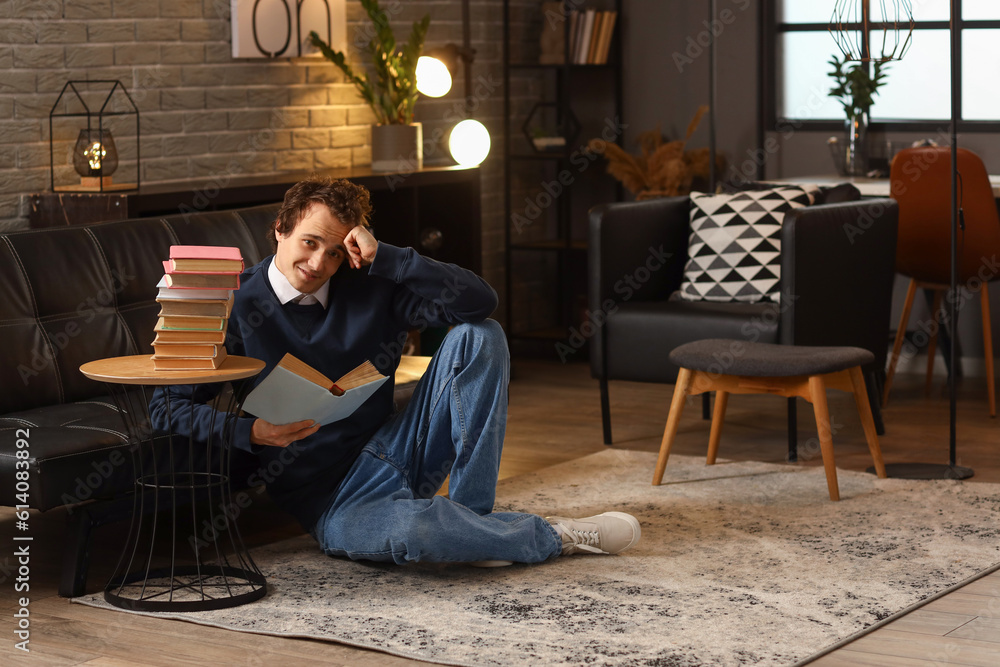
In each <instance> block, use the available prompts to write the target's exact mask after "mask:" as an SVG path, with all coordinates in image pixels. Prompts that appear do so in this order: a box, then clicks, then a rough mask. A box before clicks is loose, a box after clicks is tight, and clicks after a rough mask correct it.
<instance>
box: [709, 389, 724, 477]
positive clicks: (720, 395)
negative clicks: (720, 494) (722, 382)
mask: <svg viewBox="0 0 1000 667" xmlns="http://www.w3.org/2000/svg"><path fill="white" fill-rule="evenodd" d="M728 401H729V392H726V391H722V390H717V391H716V392H715V412H714V413H713V414H712V430H711V431H710V433H709V436H708V457H707V458H706V459H705V465H713V464H714V463H715V455H716V454H717V453H718V452H719V437H720V436H721V435H722V422H723V420H724V419H725V418H726V403H727V402H728Z"/></svg>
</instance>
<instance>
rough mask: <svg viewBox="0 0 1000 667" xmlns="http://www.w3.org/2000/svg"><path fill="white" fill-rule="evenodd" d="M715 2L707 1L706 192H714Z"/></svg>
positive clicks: (715, 175) (715, 176)
mask: <svg viewBox="0 0 1000 667" xmlns="http://www.w3.org/2000/svg"><path fill="white" fill-rule="evenodd" d="M715 2H716V0H708V26H709V28H708V34H709V39H710V40H711V41H710V42H709V45H708V159H709V165H708V191H709V192H715V188H716V179H717V178H718V175H717V174H716V167H715V32H714V29H715Z"/></svg>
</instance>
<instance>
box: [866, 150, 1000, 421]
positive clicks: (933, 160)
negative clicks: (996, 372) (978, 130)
mask: <svg viewBox="0 0 1000 667" xmlns="http://www.w3.org/2000/svg"><path fill="white" fill-rule="evenodd" d="M958 173H959V180H958V202H959V207H960V208H961V209H962V211H963V212H964V220H965V229H964V231H963V230H962V229H959V231H958V249H959V250H958V284H959V286H960V287H963V288H964V289H966V290H968V291H969V292H973V293H975V292H979V298H980V304H981V308H982V313H983V340H984V343H985V348H986V349H985V353H986V378H987V387H988V389H987V394H988V397H989V406H990V416H991V417H995V416H996V395H995V390H994V379H993V341H992V338H991V336H992V332H991V330H990V301H989V290H988V288H987V285H988V283H989V281H991V280H993V279H994V278H996V277H997V272H996V270H995V269H994V268H992V264H993V263H994V262H995V261H996V259H995V258H996V257H998V256H1000V216H998V214H997V204H996V200H995V198H994V196H993V188H992V187H991V185H990V179H989V176H988V175H987V173H986V167H985V165H983V161H982V160H981V159H980V158H979V156H978V155H976V154H975V153H973V152H972V151H968V150H965V149H964V148H960V149H958ZM890 182H891V193H892V198H893V199H895V200H896V201H898V202H899V239H898V242H897V245H896V270H897V271H898V272H899V273H902V274H903V275H905V276H909V277H910V286H909V289H908V290H907V292H906V302H905V304H904V306H903V314H902V317H901V318H900V321H899V328H898V330H897V331H896V342H895V344H894V345H893V349H892V357H891V359H890V361H889V370H888V373H887V376H886V381H885V390H884V393H883V395H882V404H883V405H885V404H886V403H888V401H889V389H890V388H891V386H892V377H893V374H894V373H895V370H896V364H897V362H898V360H899V354H900V350H901V349H902V346H903V338H904V336H905V334H906V327H907V323H908V322H909V319H910V309H911V308H912V306H913V298H914V296H915V295H916V292H917V289H918V288H924V289H928V290H932V291H933V294H934V299H933V306H932V308H931V311H932V317H933V321H932V322H931V323H929V324H930V326H929V330H930V334H929V342H928V350H927V385H928V388H929V387H930V383H931V378H932V371H933V367H934V353H935V349H936V339H937V331H938V328H939V325H940V322H941V310H942V309H941V303H942V296H943V295H944V294H946V292H947V290H948V289H949V286H950V284H951V148H950V147H936V146H935V147H926V148H907V149H905V150H902V151H900V152H899V153H897V154H896V157H895V158H894V159H893V161H892V168H891V174H890Z"/></svg>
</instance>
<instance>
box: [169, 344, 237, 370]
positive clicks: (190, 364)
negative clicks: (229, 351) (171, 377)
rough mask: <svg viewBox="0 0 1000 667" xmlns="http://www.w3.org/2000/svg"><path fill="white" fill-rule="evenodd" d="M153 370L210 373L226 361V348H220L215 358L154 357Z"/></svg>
mask: <svg viewBox="0 0 1000 667" xmlns="http://www.w3.org/2000/svg"><path fill="white" fill-rule="evenodd" d="M152 359H153V369H154V370H158V371H206V370H208V371H210V370H214V369H216V368H218V367H219V366H221V365H222V362H224V361H225V360H226V348H225V347H219V350H218V353H217V354H216V355H215V356H214V357H159V356H157V355H155V354H154V355H153V357H152Z"/></svg>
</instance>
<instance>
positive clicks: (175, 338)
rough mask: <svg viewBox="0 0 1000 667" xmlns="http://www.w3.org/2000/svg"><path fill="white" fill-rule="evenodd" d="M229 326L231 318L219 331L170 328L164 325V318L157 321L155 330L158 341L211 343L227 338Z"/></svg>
mask: <svg viewBox="0 0 1000 667" xmlns="http://www.w3.org/2000/svg"><path fill="white" fill-rule="evenodd" d="M228 327H229V320H228V319H227V320H225V321H224V322H223V324H222V329H221V330H219V331H207V330H204V329H168V328H164V326H163V318H162V317H161V318H159V319H158V320H157V321H156V326H154V327H153V332H154V333H155V334H156V337H155V338H154V339H153V344H154V345H155V344H156V343H211V344H220V343H224V342H225V340H226V329H227V328H228Z"/></svg>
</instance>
